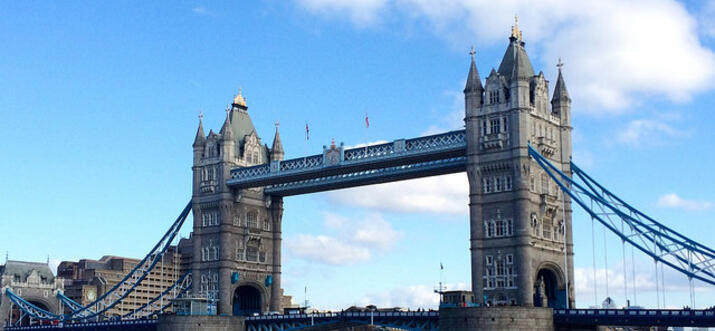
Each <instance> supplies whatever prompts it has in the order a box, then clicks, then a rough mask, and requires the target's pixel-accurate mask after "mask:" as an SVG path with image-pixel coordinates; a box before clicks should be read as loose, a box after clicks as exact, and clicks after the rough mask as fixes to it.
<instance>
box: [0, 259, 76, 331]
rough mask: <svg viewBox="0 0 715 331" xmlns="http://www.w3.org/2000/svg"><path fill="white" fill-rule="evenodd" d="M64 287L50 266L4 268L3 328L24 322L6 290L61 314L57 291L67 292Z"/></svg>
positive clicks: (0, 284) (0, 275)
mask: <svg viewBox="0 0 715 331" xmlns="http://www.w3.org/2000/svg"><path fill="white" fill-rule="evenodd" d="M63 284H64V283H63V280H62V279H61V278H58V277H55V276H54V274H53V273H52V271H51V270H50V267H49V265H48V264H47V263H35V262H21V261H7V262H5V265H1V266H0V291H2V293H0V328H2V327H4V326H5V325H6V323H8V322H10V323H14V322H15V321H17V319H19V318H20V312H19V311H18V310H17V309H12V307H11V306H12V302H11V301H10V299H8V298H7V297H6V296H5V290H6V289H10V290H12V291H13V293H15V294H17V295H19V296H21V297H22V298H24V299H25V300H27V301H29V302H30V303H32V304H34V305H36V306H38V307H40V308H43V309H46V310H48V311H50V312H52V313H55V314H56V313H59V300H58V299H57V291H62V290H64V285H63ZM25 322H26V321H25ZM21 324H26V323H22V322H21Z"/></svg>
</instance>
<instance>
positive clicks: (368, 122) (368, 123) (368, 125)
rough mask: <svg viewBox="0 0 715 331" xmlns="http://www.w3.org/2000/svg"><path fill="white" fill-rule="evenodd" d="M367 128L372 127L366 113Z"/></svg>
mask: <svg viewBox="0 0 715 331" xmlns="http://www.w3.org/2000/svg"><path fill="white" fill-rule="evenodd" d="M365 127H366V128H369V127H370V120H369V119H368V118H367V113H365Z"/></svg>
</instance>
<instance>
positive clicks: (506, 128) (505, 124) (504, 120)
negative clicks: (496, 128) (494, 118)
mask: <svg viewBox="0 0 715 331" xmlns="http://www.w3.org/2000/svg"><path fill="white" fill-rule="evenodd" d="M501 124H502V132H509V122H508V117H506V116H505V117H503V118H502V119H501Z"/></svg>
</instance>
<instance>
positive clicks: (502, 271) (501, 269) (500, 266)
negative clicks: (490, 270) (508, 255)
mask: <svg viewBox="0 0 715 331" xmlns="http://www.w3.org/2000/svg"><path fill="white" fill-rule="evenodd" d="M496 269H497V276H504V275H505V270H506V269H505V268H504V261H502V260H496Z"/></svg>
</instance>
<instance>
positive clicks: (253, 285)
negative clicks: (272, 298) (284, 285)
mask: <svg viewBox="0 0 715 331" xmlns="http://www.w3.org/2000/svg"><path fill="white" fill-rule="evenodd" d="M232 293H233V294H232V297H231V307H232V310H233V315H234V316H249V315H252V314H253V313H260V312H263V311H266V307H267V303H268V293H267V291H266V288H265V287H264V286H263V285H262V284H260V283H258V282H254V281H243V282H239V283H238V284H237V285H236V287H235V288H234V289H233V291H232Z"/></svg>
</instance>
